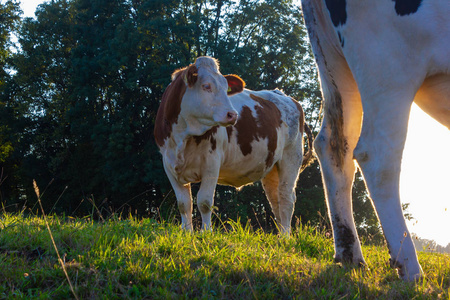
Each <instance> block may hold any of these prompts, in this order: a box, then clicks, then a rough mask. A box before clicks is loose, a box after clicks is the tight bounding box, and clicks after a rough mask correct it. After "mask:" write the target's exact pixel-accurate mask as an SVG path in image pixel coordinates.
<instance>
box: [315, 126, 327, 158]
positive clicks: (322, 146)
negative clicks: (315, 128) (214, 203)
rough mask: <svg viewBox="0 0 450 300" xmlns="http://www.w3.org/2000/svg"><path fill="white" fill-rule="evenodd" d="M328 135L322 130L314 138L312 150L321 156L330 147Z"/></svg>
mask: <svg viewBox="0 0 450 300" xmlns="http://www.w3.org/2000/svg"><path fill="white" fill-rule="evenodd" d="M329 143H330V139H329V135H328V134H326V133H324V132H323V130H321V131H320V133H319V134H318V135H317V137H316V139H315V140H314V151H315V152H316V154H317V155H318V156H319V157H323V156H324V155H325V153H327V152H328V151H329V149H330V144H329Z"/></svg>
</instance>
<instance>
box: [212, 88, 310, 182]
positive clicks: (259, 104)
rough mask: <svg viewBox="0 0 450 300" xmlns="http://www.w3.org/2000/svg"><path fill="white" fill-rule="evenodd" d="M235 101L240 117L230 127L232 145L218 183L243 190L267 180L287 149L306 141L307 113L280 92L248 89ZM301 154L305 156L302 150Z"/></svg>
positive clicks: (227, 148) (233, 98) (230, 144)
mask: <svg viewBox="0 0 450 300" xmlns="http://www.w3.org/2000/svg"><path fill="white" fill-rule="evenodd" d="M231 102H232V104H233V106H234V107H235V109H236V110H237V111H238V113H239V118H238V120H237V122H236V124H235V125H234V126H230V127H227V128H226V130H227V135H228V143H227V144H226V150H225V153H224V161H223V163H222V166H221V169H220V174H219V181H218V183H219V184H225V185H232V186H236V187H240V186H242V185H245V184H249V183H252V182H255V181H258V180H260V179H261V178H263V177H264V176H265V175H266V174H267V173H268V172H269V171H270V170H271V169H272V168H273V167H274V165H275V164H276V163H277V162H278V161H279V160H280V159H281V158H282V156H283V150H284V149H285V148H286V147H288V146H289V145H290V144H292V143H293V141H295V140H297V139H301V138H302V133H303V111H302V109H301V106H300V105H299V104H298V102H296V101H295V100H293V99H292V98H290V97H288V96H286V95H284V94H283V93H282V92H281V91H279V90H274V91H251V90H244V92H242V93H240V94H237V95H235V96H233V97H231ZM298 153H299V155H302V149H298Z"/></svg>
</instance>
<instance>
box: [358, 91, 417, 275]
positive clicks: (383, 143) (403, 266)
mask: <svg viewBox="0 0 450 300" xmlns="http://www.w3.org/2000/svg"><path fill="white" fill-rule="evenodd" d="M413 97H414V93H409V94H405V93H402V94H400V93H399V92H398V91H397V92H395V93H384V94H381V93H379V94H378V95H377V96H376V97H374V96H372V97H371V96H370V95H368V96H366V97H364V95H362V100H363V107H364V121H363V126H362V131H361V136H360V140H359V142H358V145H357V147H356V148H355V151H354V155H355V158H356V160H357V161H358V163H359V165H360V167H361V170H362V172H363V174H364V178H365V181H366V185H367V187H368V189H369V193H370V197H371V199H372V201H373V204H374V206H375V208H376V210H377V214H378V218H379V220H380V222H381V225H382V228H383V232H384V235H385V238H386V241H387V243H388V248H389V252H390V256H391V265H392V266H393V267H395V268H397V269H398V272H399V275H400V276H401V277H402V278H403V279H406V280H415V279H417V278H419V277H420V276H421V274H422V270H421V267H420V265H419V263H418V260H417V254H416V251H415V248H414V244H413V242H412V239H411V236H410V234H409V231H408V229H407V227H406V223H405V219H404V217H403V212H402V207H401V203H400V195H399V182H400V166H401V160H402V153H403V148H404V144H405V139H406V132H407V125H408V118H409V112H410V108H411V103H412V99H413Z"/></svg>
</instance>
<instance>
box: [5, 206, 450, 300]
mask: <svg viewBox="0 0 450 300" xmlns="http://www.w3.org/2000/svg"><path fill="white" fill-rule="evenodd" d="M47 219H48V224H49V228H50V229H51V232H52V236H53V238H54V241H55V245H56V248H57V249H58V253H59V255H60V258H61V260H59V259H58V255H57V252H56V251H55V248H54V244H53V242H52V239H51V238H50V235H49V231H48V229H47V226H46V223H45V220H44V219H43V218H41V217H36V216H31V217H24V216H21V215H18V214H15V215H13V214H5V213H3V214H0V299H74V298H76V297H77V298H78V299H450V256H448V255H442V254H430V253H422V252H420V253H419V260H420V262H421V264H422V267H423V268H424V273H425V279H424V280H422V281H420V282H418V283H417V284H413V283H405V282H402V281H401V280H399V279H398V278H397V274H396V271H394V270H393V269H391V268H390V267H389V263H388V252H387V249H386V248H385V247H375V246H364V248H363V251H364V254H365V257H366V260H367V263H368V266H367V267H365V268H350V267H346V266H339V265H336V264H334V263H333V245H332V240H331V238H329V237H326V235H325V234H324V233H321V232H318V231H316V230H315V229H314V228H312V227H307V226H301V225H298V226H296V227H295V228H294V229H293V234H292V236H291V237H290V238H286V237H278V236H277V235H275V234H268V233H264V232H263V231H261V230H253V229H252V228H251V227H250V226H248V225H247V226H245V225H241V224H240V223H238V222H233V221H228V222H225V223H224V224H223V225H222V226H220V228H216V229H215V230H213V231H212V232H195V233H189V232H184V231H182V230H181V229H180V227H179V226H178V225H176V224H175V223H174V222H167V223H160V222H157V221H156V220H153V219H136V218H133V217H129V218H125V219H122V218H119V217H112V218H110V219H108V220H105V221H98V222H97V221H96V222H94V221H92V220H90V218H84V219H72V218H63V217H58V216H50V217H48V218H47ZM61 263H62V264H63V265H64V269H65V271H66V272H67V277H66V275H65V272H64V270H63V268H62V264H61ZM67 278H69V279H70V284H69V281H68V279H67ZM71 286H72V288H73V291H72V289H71Z"/></svg>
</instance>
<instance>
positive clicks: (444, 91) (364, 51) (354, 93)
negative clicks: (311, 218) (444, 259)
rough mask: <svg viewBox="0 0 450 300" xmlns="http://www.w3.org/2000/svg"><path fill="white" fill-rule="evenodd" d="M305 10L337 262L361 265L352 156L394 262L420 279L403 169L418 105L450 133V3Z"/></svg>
mask: <svg viewBox="0 0 450 300" xmlns="http://www.w3.org/2000/svg"><path fill="white" fill-rule="evenodd" d="M327 5H328V6H327ZM302 9H303V12H304V17H305V23H306V25H307V28H308V33H309V36H310V41H311V45H312V48H313V51H314V56H315V59H316V62H317V65H318V68H319V74H320V80H321V88H322V93H323V97H324V112H325V113H324V120H323V123H322V128H321V131H320V134H319V135H318V136H317V138H316V140H315V148H316V152H317V154H318V156H319V161H320V164H321V168H322V177H323V181H324V184H325V188H326V195H327V203H328V206H329V213H330V217H331V220H332V224H333V232H334V237H335V251H336V253H335V259H336V260H337V261H342V262H350V263H355V264H359V263H364V258H363V256H362V252H361V247H360V243H359V240H358V236H357V234H356V228H355V225H354V220H353V215H352V207H351V187H352V182H353V177H354V173H355V168H356V167H355V164H354V162H353V159H356V161H357V163H358V164H359V167H360V168H361V170H362V172H363V174H364V178H365V181H366V185H367V188H368V190H369V192H370V196H371V199H372V201H373V204H374V206H375V209H376V211H377V214H378V217H379V219H380V222H381V225H382V227H383V231H384V234H385V237H386V240H387V243H388V247H389V251H390V255H391V264H392V266H393V267H396V268H397V269H398V271H399V275H400V276H401V277H402V278H404V279H406V280H414V279H417V278H419V277H420V276H421V274H422V270H421V267H420V265H419V263H418V260H417V255H416V252H415V249H414V246H413V243H412V240H411V236H410V234H409V231H408V229H407V227H406V224H405V221H404V218H403V214H402V208H401V203H400V198H399V175H400V165H401V158H402V153H403V147H404V144H405V139H406V132H407V124H408V118H409V112H410V108H411V104H412V102H413V101H414V102H416V103H417V104H418V105H419V106H420V107H421V108H422V109H423V110H424V111H425V112H427V113H428V114H430V115H431V116H432V117H434V118H435V119H436V120H438V121H439V122H440V123H442V124H443V125H445V126H447V127H448V128H450V17H449V16H450V2H449V1H448V0H423V1H420V0H411V1H401V0H379V1H361V0H347V1H344V0H342V1H334V2H333V1H328V0H327V1H324V0H302Z"/></svg>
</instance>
